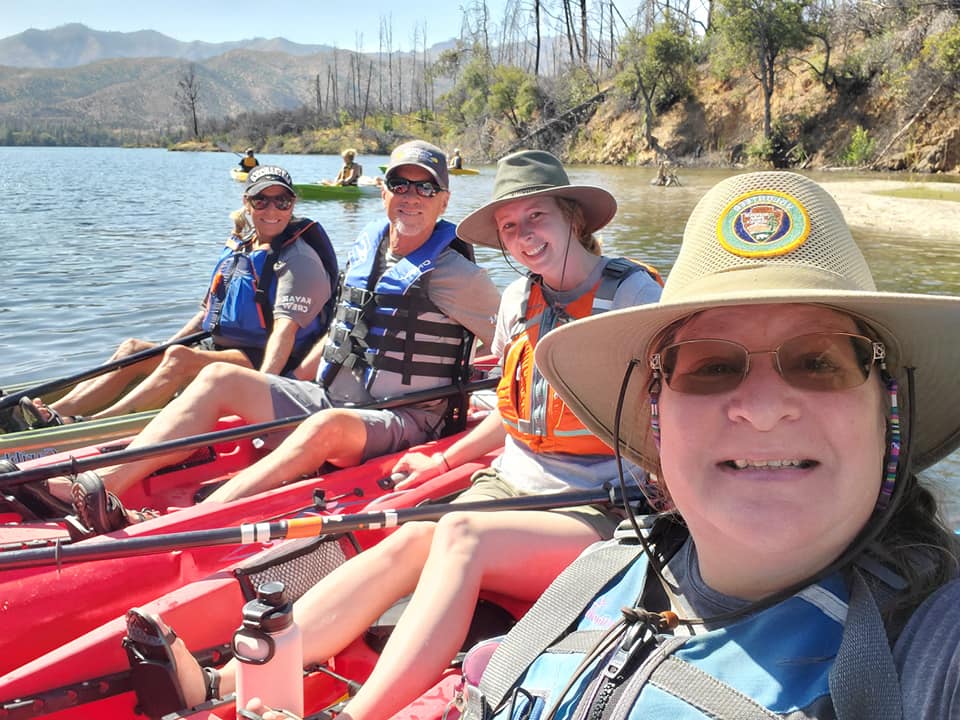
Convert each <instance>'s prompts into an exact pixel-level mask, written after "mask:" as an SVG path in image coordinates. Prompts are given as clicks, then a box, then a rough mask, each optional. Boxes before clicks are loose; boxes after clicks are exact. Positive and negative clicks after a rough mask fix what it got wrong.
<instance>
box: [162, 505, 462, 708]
mask: <svg viewBox="0 0 960 720" xmlns="http://www.w3.org/2000/svg"><path fill="white" fill-rule="evenodd" d="M434 528H435V525H434V524H433V523H410V524H407V525H404V526H403V527H401V528H400V529H399V530H397V532H395V533H393V534H392V535H390V536H389V537H387V538H385V539H384V540H383V541H382V542H380V543H379V544H377V545H375V546H374V547H372V548H370V549H369V550H366V551H365V552H362V553H360V554H359V555H357V556H356V557H354V558H351V559H350V560H349V561H348V562H346V563H344V564H343V565H341V566H340V567H339V568H337V569H336V570H334V571H333V572H332V573H330V574H329V575H327V577H325V578H324V579H323V580H321V581H320V582H319V583H317V584H316V585H314V586H313V587H312V588H310V590H308V591H307V592H306V594H304V596H303V597H301V598H300V599H299V600H297V602H296V603H295V604H294V618H295V619H296V622H297V624H298V625H299V626H300V629H301V632H302V633H303V663H304V665H311V664H314V663H321V662H324V661H326V660H327V659H328V658H330V657H332V656H333V655H335V654H336V653H338V652H339V651H340V650H342V649H343V648H345V647H346V646H347V645H349V644H350V643H351V642H353V641H354V640H355V639H356V638H357V637H359V636H360V634H361V633H362V632H363V631H364V630H366V628H367V627H369V626H370V624H371V623H373V622H374V621H375V620H376V619H377V618H378V617H380V615H382V614H383V613H384V612H385V611H386V610H387V609H388V608H389V607H390V606H391V605H392V604H393V603H394V602H396V601H397V600H399V599H400V598H402V597H404V596H406V595H409V594H410V592H412V591H413V588H414V587H415V586H416V584H417V578H418V577H419V576H420V571H421V568H422V567H423V563H424V561H425V560H426V558H427V553H428V551H429V549H430V541H431V538H432V537H433V531H434ZM373 586H375V588H376V590H375V591H371V590H372V587H373ZM464 634H466V632H464ZM175 650H177V665H178V667H179V668H180V672H179V676H180V680H181V686H182V687H183V688H184V691H185V692H186V691H187V689H188V688H192V689H193V692H194V693H195V694H199V699H196V698H194V697H193V696H191V695H187V701H188V702H192V701H193V700H196V702H199V701H200V700H201V699H202V694H201V691H200V690H198V689H197V688H198V678H200V666H199V664H198V663H197V661H196V660H195V659H193V658H192V657H191V656H190V655H189V653H188V652H187V651H186V648H185V646H184V645H183V642H182V641H181V640H177V642H176V644H175ZM236 678H237V661H236V660H231V661H230V662H228V663H227V664H226V665H225V666H224V667H223V668H222V669H221V670H220V693H221V695H226V694H228V693H231V692H233V691H234V690H236V686H237V679H236Z"/></svg>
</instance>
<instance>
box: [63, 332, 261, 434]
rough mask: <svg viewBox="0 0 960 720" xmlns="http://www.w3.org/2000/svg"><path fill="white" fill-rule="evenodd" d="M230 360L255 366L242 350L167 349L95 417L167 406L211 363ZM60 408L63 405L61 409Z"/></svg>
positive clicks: (237, 363)
mask: <svg viewBox="0 0 960 720" xmlns="http://www.w3.org/2000/svg"><path fill="white" fill-rule="evenodd" d="M215 362H226V363H231V364H233V365H239V366H240V367H246V368H250V369H253V367H252V366H251V365H250V361H249V360H247V357H246V355H244V354H243V353H242V352H240V351H239V350H222V351H217V350H194V349H192V348H188V347H185V346H183V345H174V346H172V347H169V348H167V349H166V350H165V351H164V353H163V356H162V359H161V360H160V361H159V363H158V364H157V366H156V368H155V369H154V370H153V372H151V373H150V374H149V375H148V376H147V377H146V378H145V379H144V380H143V382H141V383H140V384H139V385H137V386H136V387H135V388H134V389H133V390H131V391H130V392H129V393H127V394H126V395H125V396H124V397H123V398H121V399H120V400H118V401H117V402H115V403H114V404H113V405H111V406H110V407H108V408H107V409H105V410H102V411H101V412H98V413H97V414H96V415H94V416H93V418H94V419H100V418H108V417H116V416H118V415H127V414H129V413H134V412H142V411H143V410H155V409H157V408H161V407H163V406H164V405H165V404H166V403H167V402H168V401H169V400H170V398H172V397H173V396H174V395H175V394H176V393H178V392H179V391H181V390H183V388H185V387H186V386H187V384H188V383H189V382H190V381H191V380H193V379H194V378H195V377H196V376H197V374H198V373H199V372H200V371H201V370H202V369H203V368H204V367H206V366H207V365H210V364H211V363H215ZM57 409H59V408H57Z"/></svg>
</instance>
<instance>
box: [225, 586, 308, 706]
mask: <svg viewBox="0 0 960 720" xmlns="http://www.w3.org/2000/svg"><path fill="white" fill-rule="evenodd" d="M233 653H234V656H235V657H236V658H237V660H238V661H239V665H238V666H237V710H242V709H244V708H245V707H246V706H247V702H248V701H249V700H250V698H255V697H258V698H260V699H261V700H262V701H263V702H264V704H266V705H267V706H269V707H271V708H275V709H278V710H281V709H282V710H289V711H290V712H292V713H294V714H296V715H298V716H302V715H303V640H302V638H301V636H300V628H299V627H297V624H296V623H295V622H293V605H292V603H289V602H287V600H286V597H285V596H284V587H283V583H282V582H268V583H264V584H263V585H261V586H260V587H259V588H257V597H256V599H255V600H251V601H250V602H248V603H247V604H246V605H244V606H243V624H242V625H241V626H240V627H239V628H237V631H236V632H235V633H234V634H233Z"/></svg>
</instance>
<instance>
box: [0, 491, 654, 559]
mask: <svg viewBox="0 0 960 720" xmlns="http://www.w3.org/2000/svg"><path fill="white" fill-rule="evenodd" d="M642 498H643V495H642V494H641V493H640V491H639V490H634V491H633V493H631V494H629V495H628V496H627V500H628V501H629V502H635V501H639V500H641V499H642ZM621 502H622V496H621V493H620V491H619V489H607V488H596V489H592V490H570V491H567V492H562V493H555V494H552V495H525V496H522V497H515V498H506V499H503V500H482V501H476V502H466V503H446V504H443V505H421V506H419V507H412V508H396V509H389V510H380V511H377V512H365V513H356V514H353V515H326V516H319V517H308V518H295V519H292V520H279V521H276V522H262V523H244V524H243V525H240V526H238V527H226V528H210V529H208V530H191V531H188V532H179V533H166V534H162V535H149V536H146V537H135V538H106V537H99V538H96V540H95V541H90V542H82V543H78V544H76V545H73V544H71V545H54V546H52V547H42V548H26V549H23V550H9V551H6V552H2V553H0V568H3V569H7V570H10V569H15V568H28V567H38V566H41V565H54V564H55V565H66V564H70V563H78V562H87V561H92V560H111V559H115V558H124V557H130V556H133V555H151V554H154V553H162V552H167V551H168V550H184V549H186V548H193V547H212V546H214V545H248V544H251V543H267V542H271V541H274V540H289V539H293V538H307V537H316V536H319V535H321V534H323V533H344V532H351V531H354V530H377V529H382V528H394V527H397V526H399V525H402V524H403V523H407V522H417V521H425V520H437V519H439V518H440V517H441V516H443V515H445V514H446V513H448V512H490V511H493V510H550V509H554V508H563V507H573V506H577V505H598V504H618V503H621Z"/></svg>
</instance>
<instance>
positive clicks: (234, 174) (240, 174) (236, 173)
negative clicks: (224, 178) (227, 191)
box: [230, 168, 250, 182]
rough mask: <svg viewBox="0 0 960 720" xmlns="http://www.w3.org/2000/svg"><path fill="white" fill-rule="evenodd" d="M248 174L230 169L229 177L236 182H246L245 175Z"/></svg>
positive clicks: (236, 169) (237, 169)
mask: <svg viewBox="0 0 960 720" xmlns="http://www.w3.org/2000/svg"><path fill="white" fill-rule="evenodd" d="M249 174H250V173H248V172H244V171H243V170H241V169H240V168H230V177H232V178H233V179H234V180H236V181H237V182H246V181H247V175H249Z"/></svg>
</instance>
